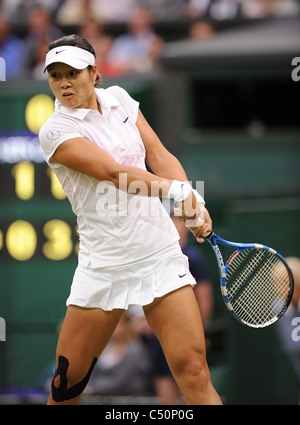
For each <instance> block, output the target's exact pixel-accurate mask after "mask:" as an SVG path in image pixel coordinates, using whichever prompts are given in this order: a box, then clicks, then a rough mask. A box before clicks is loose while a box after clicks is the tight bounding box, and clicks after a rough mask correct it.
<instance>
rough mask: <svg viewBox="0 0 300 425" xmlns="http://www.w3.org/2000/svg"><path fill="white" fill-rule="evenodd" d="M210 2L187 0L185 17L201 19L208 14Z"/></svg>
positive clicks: (207, 0)
mask: <svg viewBox="0 0 300 425" xmlns="http://www.w3.org/2000/svg"><path fill="white" fill-rule="evenodd" d="M210 2H211V0H188V1H187V5H186V14H187V16H189V17H191V18H193V17H202V16H205V15H206V14H207V12H208V9H209V6H210Z"/></svg>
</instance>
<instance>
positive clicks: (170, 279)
mask: <svg viewBox="0 0 300 425" xmlns="http://www.w3.org/2000/svg"><path fill="white" fill-rule="evenodd" d="M195 284H196V281H195V279H194V277H193V276H192V274H191V273H190V271H189V263H188V258H187V257H186V256H185V255H184V254H183V253H182V251H181V249H180V246H179V244H177V243H176V244H175V245H172V247H170V248H168V249H165V250H163V251H160V252H159V253H156V254H155V255H153V256H152V257H150V258H149V259H147V260H146V261H142V262H139V263H134V264H130V265H125V266H120V267H102V268H98V269H91V268H90V267H87V268H86V267H82V266H78V267H77V269H76V271H75V274H74V278H73V282H72V286H71V292H70V296H69V298H68V299H67V306H68V305H77V306H80V307H86V308H101V309H103V310H107V311H109V310H113V309H115V308H119V309H125V310H127V309H128V306H129V305H130V304H138V305H142V306H143V305H147V304H150V303H151V302H152V301H153V300H154V298H157V297H162V296H163V295H166V294H167V293H169V292H172V291H174V290H175V289H178V288H181V287H183V286H186V285H191V286H194V285H195Z"/></svg>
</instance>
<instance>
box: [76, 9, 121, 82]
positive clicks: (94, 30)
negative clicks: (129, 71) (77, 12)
mask: <svg viewBox="0 0 300 425" xmlns="http://www.w3.org/2000/svg"><path fill="white" fill-rule="evenodd" d="M79 34H80V35H81V36H82V37H84V38H86V39H87V40H88V41H89V42H90V43H91V45H92V46H93V48H94V50H95V53H96V64H97V66H98V69H99V72H100V73H101V74H102V76H104V77H119V75H120V72H119V69H118V68H117V67H116V68H115V67H114V66H113V64H110V63H108V62H107V55H108V53H109V52H110V49H111V47H112V44H113V38H112V37H110V36H109V35H107V34H106V33H105V32H104V30H103V25H102V23H101V22H99V21H97V20H96V19H94V18H93V17H88V18H86V19H85V20H84V21H83V23H82V25H81V27H80V28H79Z"/></svg>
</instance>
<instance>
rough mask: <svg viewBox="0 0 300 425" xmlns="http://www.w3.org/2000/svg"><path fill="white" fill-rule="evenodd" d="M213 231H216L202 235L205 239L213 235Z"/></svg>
mask: <svg viewBox="0 0 300 425" xmlns="http://www.w3.org/2000/svg"><path fill="white" fill-rule="evenodd" d="M213 233H214V232H208V233H203V235H202V237H203V238H204V239H209V238H210V237H211V236H212V234H213Z"/></svg>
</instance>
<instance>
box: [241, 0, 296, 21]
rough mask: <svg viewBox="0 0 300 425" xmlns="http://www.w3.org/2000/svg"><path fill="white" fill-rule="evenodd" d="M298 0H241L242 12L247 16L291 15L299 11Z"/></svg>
mask: <svg viewBox="0 0 300 425" xmlns="http://www.w3.org/2000/svg"><path fill="white" fill-rule="evenodd" d="M299 10H300V9H299V2H298V3H297V1H296V0H241V13H242V16H243V17H245V18H250V19H252V18H264V17H266V16H270V15H274V16H289V15H295V14H297V13H299Z"/></svg>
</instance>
